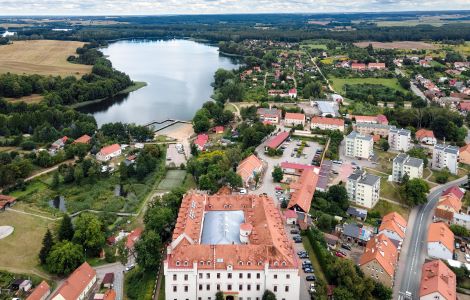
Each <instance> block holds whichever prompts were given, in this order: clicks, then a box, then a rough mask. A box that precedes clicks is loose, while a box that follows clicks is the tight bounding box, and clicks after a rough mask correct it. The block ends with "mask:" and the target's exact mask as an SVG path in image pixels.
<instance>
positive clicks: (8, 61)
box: [0, 40, 91, 76]
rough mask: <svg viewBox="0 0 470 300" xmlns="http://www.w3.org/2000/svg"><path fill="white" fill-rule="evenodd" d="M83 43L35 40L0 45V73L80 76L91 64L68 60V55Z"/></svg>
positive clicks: (88, 69) (73, 52)
mask: <svg viewBox="0 0 470 300" xmlns="http://www.w3.org/2000/svg"><path fill="white" fill-rule="evenodd" d="M83 45H84V43H82V42H71V41H52V40H34V41H15V42H14V43H13V44H10V45H5V46H0V73H7V72H10V73H16V74H24V73H25V74H40V75H60V76H69V75H73V76H82V75H83V74H86V73H89V72H90V71H91V66H86V65H80V64H72V63H69V62H68V61H67V57H69V56H70V55H74V54H75V50H76V49H77V48H78V47H82V46H83Z"/></svg>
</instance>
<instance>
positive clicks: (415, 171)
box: [392, 153, 424, 182]
mask: <svg viewBox="0 0 470 300" xmlns="http://www.w3.org/2000/svg"><path fill="white" fill-rule="evenodd" d="M423 168H424V161H423V160H422V159H419V158H415V157H410V156H409V155H408V154H405V153H400V154H398V155H397V156H396V157H395V158H394V159H393V171H392V179H393V181H395V182H401V180H402V178H403V176H404V175H405V174H408V178H409V179H414V178H423Z"/></svg>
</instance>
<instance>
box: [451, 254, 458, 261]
mask: <svg viewBox="0 0 470 300" xmlns="http://www.w3.org/2000/svg"><path fill="white" fill-rule="evenodd" d="M452 258H453V259H454V260H457V259H458V258H459V256H458V255H457V252H454V254H452Z"/></svg>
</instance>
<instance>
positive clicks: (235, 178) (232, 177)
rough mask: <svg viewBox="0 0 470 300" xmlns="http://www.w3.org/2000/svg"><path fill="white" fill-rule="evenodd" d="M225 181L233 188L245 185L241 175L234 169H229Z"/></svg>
mask: <svg viewBox="0 0 470 300" xmlns="http://www.w3.org/2000/svg"><path fill="white" fill-rule="evenodd" d="M225 181H226V182H227V184H228V185H230V187H231V188H233V189H235V188H239V187H242V186H243V180H242V178H241V176H240V175H238V174H237V173H235V172H234V171H228V172H227V173H226V175H225Z"/></svg>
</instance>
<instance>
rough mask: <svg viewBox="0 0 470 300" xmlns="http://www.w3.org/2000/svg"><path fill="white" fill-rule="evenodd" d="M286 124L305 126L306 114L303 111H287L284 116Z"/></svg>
mask: <svg viewBox="0 0 470 300" xmlns="http://www.w3.org/2000/svg"><path fill="white" fill-rule="evenodd" d="M284 125H286V126H297V125H302V126H305V115H304V114H301V113H286V115H285V116H284Z"/></svg>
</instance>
